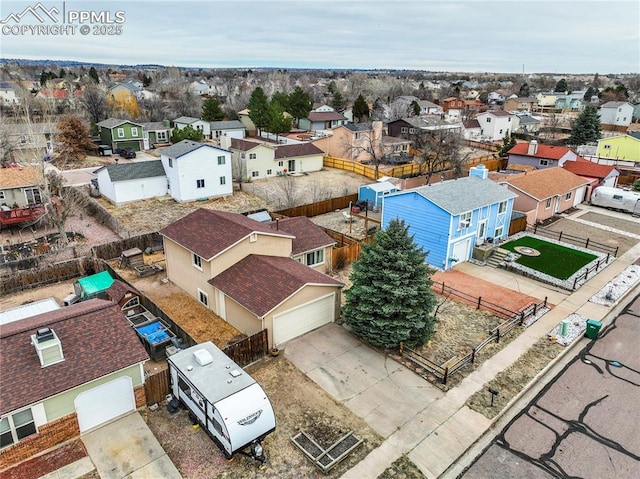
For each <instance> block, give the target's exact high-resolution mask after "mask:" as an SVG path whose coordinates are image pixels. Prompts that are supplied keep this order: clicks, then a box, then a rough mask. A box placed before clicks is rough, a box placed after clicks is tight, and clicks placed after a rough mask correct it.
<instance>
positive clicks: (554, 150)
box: [508, 143, 573, 160]
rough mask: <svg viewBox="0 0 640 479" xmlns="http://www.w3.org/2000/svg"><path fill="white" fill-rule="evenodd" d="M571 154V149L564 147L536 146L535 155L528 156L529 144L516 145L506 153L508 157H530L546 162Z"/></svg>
mask: <svg viewBox="0 0 640 479" xmlns="http://www.w3.org/2000/svg"><path fill="white" fill-rule="evenodd" d="M570 152H573V150H572V149H571V148H567V147H566V146H553V145H545V144H538V149H537V151H536V153H535V154H533V155H530V154H529V143H518V144H517V145H516V146H514V147H513V148H511V149H510V150H509V151H508V153H509V154H510V155H520V156H531V157H534V158H545V159H548V160H559V159H560V158H562V157H563V156H564V155H566V154H567V153H570Z"/></svg>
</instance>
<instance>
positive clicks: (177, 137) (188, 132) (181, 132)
mask: <svg viewBox="0 0 640 479" xmlns="http://www.w3.org/2000/svg"><path fill="white" fill-rule="evenodd" d="M203 138H204V135H203V133H202V130H196V129H195V128H194V127H192V126H191V125H187V126H185V127H184V128H178V127H175V128H174V129H173V131H172V132H171V143H174V144H175V143H178V142H180V141H182V140H191V141H202V140H203Z"/></svg>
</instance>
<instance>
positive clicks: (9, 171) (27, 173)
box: [0, 166, 40, 189]
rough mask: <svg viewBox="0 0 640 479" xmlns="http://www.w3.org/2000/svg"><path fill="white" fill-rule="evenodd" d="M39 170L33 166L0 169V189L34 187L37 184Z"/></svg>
mask: <svg viewBox="0 0 640 479" xmlns="http://www.w3.org/2000/svg"><path fill="white" fill-rule="evenodd" d="M39 177H40V175H39V170H38V168H37V167H35V166H21V167H19V168H0V189H7V188H21V187H23V186H34V185H37V184H38V183H39V181H38V178H39Z"/></svg>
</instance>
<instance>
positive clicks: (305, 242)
mask: <svg viewBox="0 0 640 479" xmlns="http://www.w3.org/2000/svg"><path fill="white" fill-rule="evenodd" d="M269 225H270V226H271V228H273V229H274V230H276V231H283V232H285V233H289V234H290V235H292V236H294V239H293V242H292V243H291V254H292V255H297V254H301V253H306V252H308V251H313V250H317V249H320V248H325V247H327V246H331V245H334V244H335V243H336V242H335V240H334V239H333V238H332V237H331V236H329V235H328V234H326V233H325V232H324V231H322V229H320V228H319V227H318V226H317V225H316V224H314V223H313V221H311V220H310V219H309V218H307V217H306V216H295V217H293V218H283V219H281V220H276V221H273V222H271V223H269Z"/></svg>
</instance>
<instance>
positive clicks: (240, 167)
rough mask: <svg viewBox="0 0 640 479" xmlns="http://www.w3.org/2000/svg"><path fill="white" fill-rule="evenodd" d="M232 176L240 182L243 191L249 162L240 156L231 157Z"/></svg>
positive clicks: (239, 185)
mask: <svg viewBox="0 0 640 479" xmlns="http://www.w3.org/2000/svg"><path fill="white" fill-rule="evenodd" d="M231 175H232V176H233V180H234V181H237V182H238V188H239V189H240V191H242V183H244V182H245V181H246V180H247V161H246V160H245V159H244V158H241V157H240V156H238V155H233V156H232V157H231Z"/></svg>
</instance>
